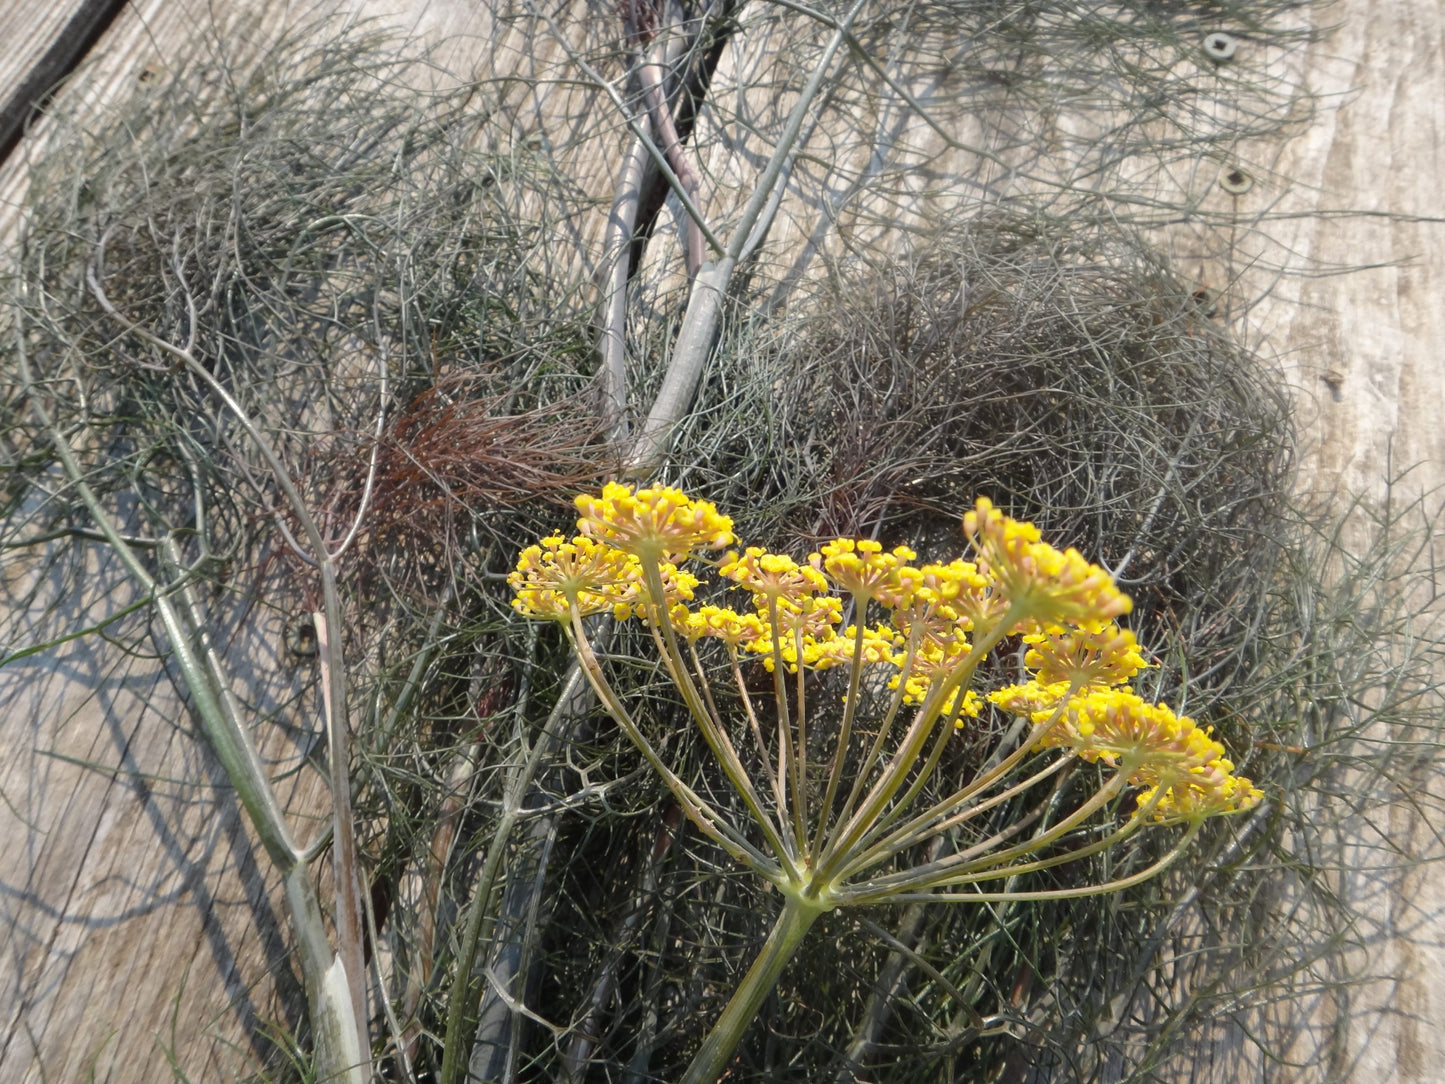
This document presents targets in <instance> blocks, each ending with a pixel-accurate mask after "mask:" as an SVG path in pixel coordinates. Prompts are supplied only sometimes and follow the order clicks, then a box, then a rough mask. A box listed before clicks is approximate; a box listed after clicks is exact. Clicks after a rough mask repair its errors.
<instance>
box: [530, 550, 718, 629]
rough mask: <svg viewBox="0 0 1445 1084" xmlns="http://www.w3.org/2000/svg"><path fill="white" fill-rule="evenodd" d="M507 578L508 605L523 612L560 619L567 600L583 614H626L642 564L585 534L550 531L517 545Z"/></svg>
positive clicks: (568, 609) (566, 609)
mask: <svg viewBox="0 0 1445 1084" xmlns="http://www.w3.org/2000/svg"><path fill="white" fill-rule="evenodd" d="M507 582H508V583H509V584H510V585H511V587H512V590H513V592H515V594H516V597H515V598H514V599H512V608H513V609H514V610H516V611H517V612H518V613H519V614H522V615H523V616H524V617H539V618H547V619H550V620H553V621H566V620H568V619H569V618H570V617H571V613H572V610H571V608H572V607H573V606H575V607H576V608H577V612H578V613H579V614H580V615H581V616H583V617H586V616H587V615H588V614H595V613H601V612H602V611H603V610H607V609H612V610H613V611H614V613H615V614H617V615H618V616H620V617H626V616H628V615H629V614H630V613H631V600H632V599H633V598H634V597H635V596H636V593H637V591H638V590H639V587H640V585H641V582H642V566H641V564H640V563H639V562H638V560H637V558H636V557H633V556H632V555H631V554H627V553H623V552H622V551H621V550H616V549H613V548H612V547H611V546H604V545H602V544H600V543H598V542H594V541H593V540H592V539H590V538H585V537H580V536H579V537H577V538H574V539H572V541H570V542H568V541H567V540H566V539H564V538H563V537H562V536H561V535H552V536H550V537H548V538H544V539H542V541H541V543H540V544H538V545H536V546H528V547H527V548H526V549H524V550H523V551H522V553H521V556H520V557H518V559H517V567H516V570H515V571H513V572H512V573H511V574H510V575H509V576H508V577H507ZM694 582H695V581H694Z"/></svg>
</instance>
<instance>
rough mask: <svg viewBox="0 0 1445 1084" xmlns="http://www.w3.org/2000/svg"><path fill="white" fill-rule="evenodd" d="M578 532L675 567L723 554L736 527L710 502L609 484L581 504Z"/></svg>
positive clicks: (664, 488) (664, 490)
mask: <svg viewBox="0 0 1445 1084" xmlns="http://www.w3.org/2000/svg"><path fill="white" fill-rule="evenodd" d="M577 511H579V512H580V513H582V516H581V518H580V519H579V520H578V521H577V529H578V530H579V531H581V532H582V534H584V535H586V536H587V537H589V538H595V539H597V540H599V541H601V542H606V543H608V544H609V545H612V546H615V547H616V548H617V549H620V550H624V551H626V552H627V553H631V554H634V555H635V556H637V557H640V558H644V559H646V558H649V557H651V558H653V559H657V560H661V559H662V558H663V557H664V555H667V556H668V558H669V559H670V560H671V561H673V562H674V563H676V562H680V561H683V560H685V559H686V558H687V557H689V556H690V555H691V554H692V553H693V552H695V551H696V550H700V549H722V548H723V547H724V546H726V545H728V543H730V542H731V541H732V540H733V521H732V520H731V519H729V518H728V517H727V516H723V515H719V514H718V510H717V509H716V508H715V507H713V506H712V505H711V504H709V503H708V502H707V501H695V500H693V499H692V498H691V497H689V496H688V495H687V494H685V493H683V492H682V490H680V489H673V488H672V487H670V486H658V487H654V488H651V489H639V490H637V491H636V492H633V490H632V487H630V486H625V485H622V484H620V483H618V482H608V483H607V484H606V485H605V486H603V487H602V494H601V495H600V496H597V497H591V496H585V495H584V496H581V497H578V498H577Z"/></svg>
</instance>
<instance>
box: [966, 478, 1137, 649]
mask: <svg viewBox="0 0 1445 1084" xmlns="http://www.w3.org/2000/svg"><path fill="white" fill-rule="evenodd" d="M963 533H964V534H965V535H967V536H968V539H969V541H970V542H972V543H973V546H974V548H975V549H976V550H977V551H978V555H979V568H980V570H981V571H982V572H984V574H985V575H990V576H992V577H993V579H994V580H995V581H996V582H997V583H998V585H999V587H1000V588H1002V590H1003V592H1004V594H1005V595H1007V596H1008V599H1009V601H1010V602H1012V603H1015V604H1022V605H1023V606H1024V607H1025V608H1026V613H1027V616H1028V617H1029V618H1031V619H1032V620H1033V621H1034V622H1036V623H1037V624H1038V625H1047V624H1050V623H1062V622H1077V623H1084V622H1090V621H1108V620H1112V619H1113V618H1116V617H1119V616H1121V615H1122V614H1126V613H1128V612H1129V611H1130V610H1131V609H1132V608H1133V605H1134V604H1133V602H1132V601H1130V599H1129V596H1128V595H1126V594H1124V593H1123V592H1122V591H1120V590H1119V589H1118V588H1117V587H1116V586H1114V580H1113V578H1112V577H1111V576H1110V575H1109V574H1108V573H1107V572H1105V571H1104V570H1103V569H1102V568H1100V567H1099V566H1098V565H1092V564H1090V563H1089V562H1088V561H1086V560H1084V557H1083V555H1082V554H1080V553H1079V551H1078V550H1074V549H1070V550H1065V551H1063V552H1060V551H1059V550H1056V549H1054V547H1053V546H1050V545H1049V544H1048V543H1047V542H1043V541H1041V540H1040V538H1039V530H1038V528H1037V527H1035V526H1034V525H1033V524H1032V523H1022V522H1020V521H1018V520H1015V519H1010V518H1009V517H1008V516H1006V515H1004V514H1003V513H1002V512H1000V511H999V510H998V509H996V508H995V507H994V506H993V502H992V501H990V500H989V499H988V498H987V497H980V498H979V499H978V502H977V504H976V505H975V507H974V510H973V511H972V512H969V513H968V514H967V515H965V516H964V517H963Z"/></svg>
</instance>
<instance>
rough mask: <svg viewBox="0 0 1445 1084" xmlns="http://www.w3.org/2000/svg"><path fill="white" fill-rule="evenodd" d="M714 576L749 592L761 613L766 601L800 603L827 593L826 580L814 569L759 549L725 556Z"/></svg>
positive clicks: (787, 557) (765, 607)
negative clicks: (729, 581)
mask: <svg viewBox="0 0 1445 1084" xmlns="http://www.w3.org/2000/svg"><path fill="white" fill-rule="evenodd" d="M717 574H718V575H719V576H721V577H723V579H727V580H732V581H733V582H735V583H737V584H738V585H739V586H741V587H745V588H747V590H749V591H751V592H752V593H753V602H754V604H755V605H756V606H757V608H758V610H759V611H760V612H763V613H766V612H767V609H768V601H769V600H770V599H771V600H777V601H791V602H800V601H801V600H803V599H805V598H811V597H813V596H816V595H820V594H822V593H823V592H824V591H826V590H827V589H828V579H827V577H826V576H824V575H823V574H822V573H821V572H819V571H818V570H817V569H816V568H813V567H811V566H809V565H800V564H798V562H797V561H795V560H793V559H792V558H791V557H789V556H788V555H787V554H785V553H769V552H768V551H767V550H765V549H763V548H761V547H760V546H749V547H748V548H747V550H746V551H744V552H743V553H742V554H737V553H729V554H728V555H727V556H726V557H724V558H723V560H722V563H721V564H720V565H718V570H717Z"/></svg>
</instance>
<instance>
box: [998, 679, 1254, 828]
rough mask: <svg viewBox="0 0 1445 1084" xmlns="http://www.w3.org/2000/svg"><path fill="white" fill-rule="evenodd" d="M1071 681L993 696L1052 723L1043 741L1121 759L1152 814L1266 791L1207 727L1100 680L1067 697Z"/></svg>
mask: <svg viewBox="0 0 1445 1084" xmlns="http://www.w3.org/2000/svg"><path fill="white" fill-rule="evenodd" d="M1069 688H1070V686H1069V683H1068V682H1055V683H1052V684H1046V683H1044V682H1040V681H1035V682H1030V683H1029V684H1027V685H1016V686H1013V687H1012V688H1009V689H1003V690H1000V691H999V692H997V693H994V694H992V695H991V696H990V699H991V700H993V701H994V703H996V704H998V705H1000V706H1001V707H1003V708H1004V709H1005V710H1006V711H1010V712H1014V713H1016V714H1020V715H1026V716H1028V717H1029V718H1030V719H1031V720H1032V721H1033V722H1035V723H1038V724H1052V725H1051V726H1050V727H1049V729H1048V730H1047V731H1045V733H1044V735H1043V736H1042V737H1041V738H1040V739H1039V742H1038V747H1039V748H1045V747H1049V746H1058V747H1064V748H1069V749H1073V750H1074V751H1075V752H1077V753H1078V754H1079V755H1080V756H1082V757H1083V758H1084V759H1085V760H1091V761H1096V760H1102V761H1104V762H1106V763H1108V764H1118V763H1119V762H1120V761H1122V762H1123V763H1124V764H1125V765H1127V766H1128V767H1129V768H1130V774H1129V782H1130V783H1131V784H1132V785H1134V786H1141V787H1146V788H1148V789H1146V790H1145V791H1144V793H1143V794H1141V795H1140V796H1139V802H1138V813H1139V814H1142V815H1145V816H1147V817H1148V818H1149V819H1150V820H1153V821H1158V822H1163V821H1174V820H1198V819H1201V818H1203V817H1209V816H1214V815H1215V814H1219V813H1234V812H1238V811H1240V810H1244V809H1249V808H1251V807H1253V806H1255V805H1257V804H1258V803H1259V801H1260V799H1261V798H1262V797H1263V794H1262V792H1261V791H1260V790H1259V788H1257V787H1255V786H1254V785H1253V784H1252V783H1251V782H1250V781H1249V780H1248V779H1245V778H1243V777H1242V776H1236V775H1235V774H1234V764H1233V763H1232V762H1231V761H1230V760H1229V759H1228V758H1227V757H1226V756H1225V750H1224V746H1223V745H1221V744H1220V743H1219V742H1218V741H1217V740H1216V739H1215V738H1214V736H1213V732H1212V731H1211V730H1210V729H1209V728H1208V727H1201V726H1199V725H1198V724H1196V723H1195V722H1194V720H1193V719H1191V718H1189V717H1188V716H1186V715H1175V714H1174V712H1173V711H1171V710H1170V709H1169V708H1168V707H1166V706H1165V705H1163V704H1150V703H1149V702H1148V701H1147V700H1144V699H1142V698H1141V697H1139V696H1138V695H1136V694H1135V693H1134V692H1133V690H1131V689H1128V688H1117V687H1108V686H1095V687H1093V688H1089V689H1086V690H1084V691H1082V692H1079V693H1076V694H1075V695H1073V696H1069V695H1068V692H1069Z"/></svg>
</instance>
